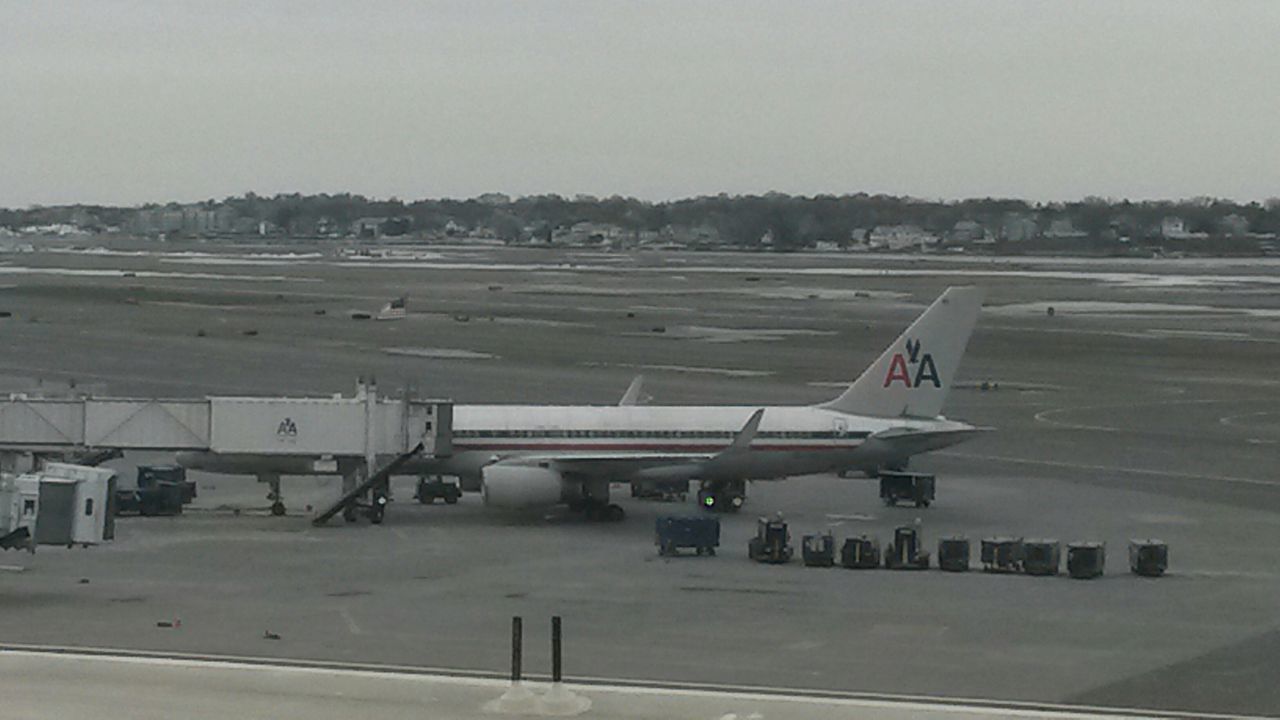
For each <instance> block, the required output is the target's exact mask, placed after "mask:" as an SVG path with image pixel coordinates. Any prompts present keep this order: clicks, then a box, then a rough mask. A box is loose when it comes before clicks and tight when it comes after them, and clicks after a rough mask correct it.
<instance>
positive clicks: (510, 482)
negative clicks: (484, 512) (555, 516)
mask: <svg viewBox="0 0 1280 720" xmlns="http://www.w3.org/2000/svg"><path fill="white" fill-rule="evenodd" d="M480 476H481V478H482V481H481V488H480V489H481V492H482V493H483V494H484V504H485V505H492V506H494V507H504V508H529V507H546V506H548V505H556V504H559V503H560V502H562V501H563V499H564V496H565V481H564V478H563V477H561V476H560V473H558V472H556V471H554V470H548V469H546V468H540V467H528V466H516V465H502V464H498V465H490V466H488V467H486V468H484V470H482V471H481V472H480Z"/></svg>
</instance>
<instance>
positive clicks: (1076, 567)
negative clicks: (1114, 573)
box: [1067, 542, 1107, 580]
mask: <svg viewBox="0 0 1280 720" xmlns="http://www.w3.org/2000/svg"><path fill="white" fill-rule="evenodd" d="M1106 564H1107V546H1106V544H1105V543H1100V542H1077V543H1071V544H1070V545H1068V546H1067V574H1068V575H1070V576H1071V577H1073V578H1076V579H1077V580H1088V579H1090V578H1096V577H1098V576H1100V575H1102V573H1103V570H1104V568H1105V567H1106Z"/></svg>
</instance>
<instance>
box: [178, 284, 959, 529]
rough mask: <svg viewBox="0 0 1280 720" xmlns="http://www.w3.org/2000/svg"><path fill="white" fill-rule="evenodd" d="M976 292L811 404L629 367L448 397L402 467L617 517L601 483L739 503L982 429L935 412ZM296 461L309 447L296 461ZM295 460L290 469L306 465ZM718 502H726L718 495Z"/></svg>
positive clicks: (208, 464) (201, 463)
mask: <svg viewBox="0 0 1280 720" xmlns="http://www.w3.org/2000/svg"><path fill="white" fill-rule="evenodd" d="M981 303H982V293H981V291H980V290H978V289H976V288H949V289H948V290H947V291H946V292H944V293H943V294H942V296H940V297H939V298H938V299H937V300H936V301H935V302H934V303H933V304H932V305H930V306H929V308H928V309H927V310H925V312H924V313H923V314H922V315H921V316H920V317H919V318H918V319H917V320H916V321H915V322H914V323H912V325H911V326H910V327H909V328H908V329H907V330H906V332H904V333H903V334H902V335H901V336H900V337H899V338H898V339H897V340H896V341H895V342H894V343H893V345H891V346H890V347H889V348H888V349H886V350H885V351H884V353H883V354H882V355H881V356H880V358H879V359H877V360H876V362H875V363H873V364H872V365H871V366H870V367H869V368H867V370H866V371H865V372H863V373H862V375H861V376H859V378H858V379H857V380H856V381H854V383H853V384H851V385H850V386H849V388H848V389H847V390H846V391H845V392H844V393H843V394H841V395H840V396H839V397H837V398H835V399H833V400H831V401H829V402H826V403H822V404H819V405H812V406H773V407H760V406H752V405H740V406H705V405H695V406H660V405H640V404H637V402H638V400H639V398H640V397H641V395H640V381H639V378H637V379H636V381H634V382H633V383H632V386H631V387H630V388H628V391H627V393H626V395H624V397H623V399H622V401H621V402H620V403H619V404H618V405H614V406H555V405H551V406H548V405H455V406H454V410H453V424H452V443H451V444H452V452H451V453H450V454H449V455H447V456H445V457H433V458H426V459H422V460H419V461H415V462H413V463H412V464H411V465H410V466H409V467H407V468H406V469H405V472H407V473H408V472H411V473H415V474H440V475H456V476H457V477H459V478H460V479H461V484H462V487H463V489H464V490H469V491H479V492H482V493H483V494H484V498H485V502H486V503H487V504H489V505H494V506H500V507H540V506H549V505H554V504H558V503H568V504H570V505H571V506H575V505H576V506H581V507H583V508H585V509H587V510H588V511H589V512H594V514H596V515H598V516H602V517H614V518H617V517H621V508H620V507H618V506H616V505H609V504H608V496H609V486H610V484H611V483H631V484H645V483H681V482H683V483H688V482H689V481H693V480H697V481H700V482H701V483H702V487H703V494H702V495H700V499H705V498H708V497H709V498H711V502H705V504H706V505H708V506H709V507H710V506H713V505H718V504H721V505H722V506H729V507H731V508H732V509H736V508H737V506H739V505H741V501H742V498H743V497H744V496H745V486H744V483H745V481H747V480H774V479H781V478H785V477H789V476H793V475H807V474H812V473H820V472H830V471H835V470H861V471H864V472H867V473H875V472H876V471H877V470H879V469H881V468H886V467H900V466H903V465H905V463H906V462H907V459H908V458H909V457H911V456H912V455H916V454H919V453H922V452H927V451H930V450H936V449H940V448H944V447H948V446H951V445H954V444H956V443H958V442H961V441H963V440H965V439H968V438H969V437H971V436H973V435H974V434H975V433H977V432H980V431H981V430H980V429H979V428H975V427H973V426H972V425H968V424H966V423H963V422H957V421H953V420H948V419H946V418H945V417H943V416H942V415H941V414H940V412H941V409H942V404H943V401H944V400H945V398H946V395H947V391H948V390H949V389H950V386H951V383H952V381H953V379H954V377H955V372H956V368H957V367H958V365H959V362H960V358H961V356H962V355H963V353H964V349H965V346H966V344H967V342H968V339H969V335H970V334H971V333H972V330H973V327H974V325H975V323H976V321H977V316H978V313H979V311H980V308H981ZM297 460H306V461H307V462H308V463H309V462H310V458H306V459H303V458H299V459H297ZM180 461H181V462H183V464H185V465H187V466H188V467H193V468H198V469H207V470H211V471H214V472H249V473H260V472H262V471H263V470H262V469H263V468H265V467H267V463H270V466H271V467H272V468H274V470H273V472H277V473H282V474H294V468H295V465H293V464H291V463H290V459H288V458H281V459H275V460H270V459H267V458H251V457H243V456H241V457H227V456H221V457H219V456H213V457H210V456H209V454H207V453H205V454H201V456H200V457H195V456H187V457H185V458H180ZM305 465H306V463H302V462H299V463H298V464H297V465H296V468H297V469H298V470H300V471H299V472H297V473H296V474H312V473H311V472H308V471H306V470H303V469H302V468H303V467H304V466H305ZM722 499H723V500H724V501H725V502H724V503H723V504H722V503H721V500H722Z"/></svg>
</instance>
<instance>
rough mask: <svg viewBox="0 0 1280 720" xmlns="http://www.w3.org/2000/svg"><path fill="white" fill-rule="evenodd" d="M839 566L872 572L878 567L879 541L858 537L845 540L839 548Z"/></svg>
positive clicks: (862, 536)
mask: <svg viewBox="0 0 1280 720" xmlns="http://www.w3.org/2000/svg"><path fill="white" fill-rule="evenodd" d="M840 564H841V565H843V566H844V567H847V568H849V569H851V570H873V569H875V568H878V567H880V541H879V540H877V539H875V538H871V537H867V536H866V535H859V536H858V537H856V538H846V539H845V541H844V546H843V547H841V548H840Z"/></svg>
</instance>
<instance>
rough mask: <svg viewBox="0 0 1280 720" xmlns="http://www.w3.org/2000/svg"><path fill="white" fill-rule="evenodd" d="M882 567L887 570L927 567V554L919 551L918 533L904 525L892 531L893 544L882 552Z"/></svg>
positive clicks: (922, 568)
mask: <svg viewBox="0 0 1280 720" xmlns="http://www.w3.org/2000/svg"><path fill="white" fill-rule="evenodd" d="M884 566H885V567H886V568H887V569H889V570H924V569H926V568H928V567H929V553H928V551H925V550H921V549H920V533H919V532H918V531H917V530H916V529H915V528H913V527H908V526H905V525H904V526H903V527H900V528H898V529H897V530H894V531H893V543H892V544H891V545H889V547H887V548H885V551H884Z"/></svg>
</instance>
